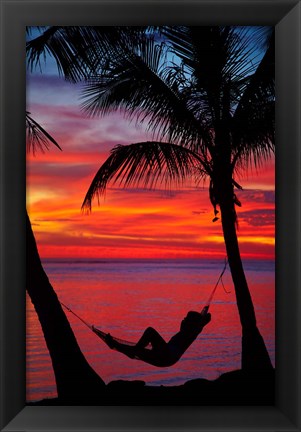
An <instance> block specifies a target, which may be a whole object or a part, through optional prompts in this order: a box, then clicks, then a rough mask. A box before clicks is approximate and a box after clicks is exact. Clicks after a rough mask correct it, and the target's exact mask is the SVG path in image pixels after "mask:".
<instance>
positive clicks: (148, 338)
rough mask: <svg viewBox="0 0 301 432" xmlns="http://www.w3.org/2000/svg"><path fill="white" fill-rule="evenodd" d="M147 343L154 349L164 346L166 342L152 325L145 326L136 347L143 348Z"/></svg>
mask: <svg viewBox="0 0 301 432" xmlns="http://www.w3.org/2000/svg"><path fill="white" fill-rule="evenodd" d="M149 343H150V344H151V346H152V348H154V349H158V348H159V349H160V348H163V347H165V346H166V342H165V340H164V339H163V337H162V336H161V335H160V334H159V333H158V332H157V330H155V329H154V328H153V327H147V329H146V330H145V331H144V333H143V335H142V336H141V338H140V339H139V341H138V342H137V344H136V347H137V348H145V347H147V345H148V344H149Z"/></svg>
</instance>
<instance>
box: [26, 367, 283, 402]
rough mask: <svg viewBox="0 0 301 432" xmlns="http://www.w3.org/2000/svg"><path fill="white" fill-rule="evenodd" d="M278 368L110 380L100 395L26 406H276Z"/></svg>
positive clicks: (81, 396) (77, 396) (78, 396)
mask: <svg viewBox="0 0 301 432" xmlns="http://www.w3.org/2000/svg"><path fill="white" fill-rule="evenodd" d="M79 392H80V389H79ZM274 404H275V370H274V369H273V370H272V371H269V372H267V371H262V372H258V371H254V372H245V371H242V370H235V371H231V372H226V373H224V374H222V375H220V377H218V378H217V379H215V380H207V379H204V378H197V379H193V380H189V381H187V382H186V383H184V384H183V385H179V386H163V385H162V386H151V385H147V384H146V383H145V382H144V381H138V380H137V381H136V380H134V381H124V380H117V381H111V382H109V383H108V384H106V386H105V389H104V391H103V393H102V394H101V395H99V398H93V399H92V398H89V397H86V396H85V397H84V396H83V395H80V393H79V394H78V395H74V397H73V398H70V399H68V400H67V399H66V400H63V399H60V398H58V397H57V398H52V399H43V400H40V401H37V402H28V403H26V405H27V406H64V405H65V406H66V405H69V406H70V405H73V406H79V405H80V406H87V405H88V406H91V405H94V406H95V405H97V406H101V405H103V406H109V405H119V406H133V405H137V406H142V405H153V406H158V405H159V406H160V405H178V406H179V405H189V406H208V405H236V406H243V405H244V406H245V405H251V406H257V405H259V406H267V405H268V406H273V405H274Z"/></svg>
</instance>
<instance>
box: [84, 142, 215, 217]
mask: <svg viewBox="0 0 301 432" xmlns="http://www.w3.org/2000/svg"><path fill="white" fill-rule="evenodd" d="M208 170H209V167H208V166H207V165H206V163H204V161H203V160H202V158H201V157H200V156H199V155H198V154H196V153H194V152H193V151H191V150H189V149H187V148H185V147H182V146H178V145H176V144H171V143H164V142H155V141H147V142H141V143H135V144H130V145H126V146H122V145H118V146H116V147H114V148H113V149H112V150H111V154H110V156H109V157H108V159H107V160H106V161H105V162H104V163H103V165H102V166H101V167H100V169H99V170H98V172H97V174H96V175H95V177H94V179H93V181H92V183H91V186H90V187H89V190H88V192H87V194H86V197H85V199H84V202H83V204H82V209H85V210H88V211H90V210H91V205H92V200H93V198H94V197H95V196H97V197H98V199H99V198H100V196H102V195H104V193H105V190H106V188H107V185H108V183H109V182H111V181H112V183H113V184H115V183H116V182H117V183H119V185H123V186H124V187H128V186H142V187H144V188H149V189H152V188H155V187H156V186H157V185H158V183H160V184H163V183H164V185H165V187H168V186H177V185H180V184H182V183H183V182H184V181H185V180H187V178H189V177H193V176H195V175H196V176H197V178H198V179H199V178H200V177H201V176H205V175H208ZM209 174H210V171H209Z"/></svg>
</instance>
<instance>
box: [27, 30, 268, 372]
mask: <svg viewBox="0 0 301 432" xmlns="http://www.w3.org/2000/svg"><path fill="white" fill-rule="evenodd" d="M263 41H265V45H264V43H263ZM45 50H48V52H50V53H51V54H52V55H54V57H55V59H56V61H57V63H58V66H59V70H60V71H61V72H62V73H63V74H64V75H65V78H66V79H68V80H70V81H74V82H75V81H80V80H85V87H84V92H83V98H84V102H83V109H84V110H85V111H86V112H87V113H89V114H90V115H94V116H96V115H106V114H108V113H110V112H111V111H112V110H119V109H123V111H124V112H125V115H126V116H127V117H128V118H129V119H136V121H137V122H140V123H145V124H147V126H148V129H149V130H150V131H152V133H153V140H152V141H148V142H141V143H133V144H129V145H126V146H120V145H119V146H116V147H115V148H113V149H112V151H111V154H110V156H109V157H108V159H107V160H106V161H105V162H104V164H103V165H102V166H101V167H100V169H99V171H98V172H97V174H96V175H95V178H94V179H93V181H92V183H91V186H90V188H89V190H88V192H87V195H86V197H85V199H84V202H83V209H86V210H88V211H90V210H91V205H92V200H93V198H94V197H95V196H97V197H99V196H101V195H102V194H103V193H104V192H105V190H106V187H107V185H108V184H109V182H110V181H114V182H119V183H120V184H123V185H124V186H130V185H143V186H144V187H155V186H156V185H157V184H158V182H165V184H166V185H167V186H169V187H174V186H177V185H178V184H180V183H182V182H183V181H185V180H186V179H187V178H190V179H191V178H192V179H194V180H195V181H196V182H197V183H198V182H199V181H200V179H203V178H208V179H209V184H210V186H209V195H210V200H211V202H212V205H213V209H214V215H215V217H214V219H213V221H216V220H217V219H218V217H217V215H218V214H219V212H220V215H221V223H222V230H223V235H224V239H225V245H226V250H227V255H228V260H229V266H230V270H231V274H232V278H233V283H234V287H235V293H236V299H237V306H238V311H239V316H240V321H241V325H242V368H243V369H245V370H254V369H255V370H259V369H264V370H267V369H272V365H271V361H270V358H269V355H268V353H267V350H266V347H265V344H264V341H263V339H262V336H261V335H260V332H259V330H258V328H257V324H256V316H255V312H254V306H253V302H252V298H251V295H250V291H249V288H248V284H247V280H246V277H245V273H244V269H243V265H242V260H241V256H240V251H239V245H238V239H237V233H236V223H237V215H236V209H235V206H236V205H238V206H239V205H240V202H239V200H238V198H237V196H236V193H235V189H240V188H241V186H240V185H239V184H238V183H237V181H236V176H237V174H238V173H240V172H243V171H245V170H247V169H248V167H249V166H250V165H255V167H257V166H258V165H259V164H261V163H262V162H264V161H266V160H267V159H268V158H269V157H270V156H271V154H272V153H273V151H274V142H275V139H274V130H275V125H274V103H275V89H274V32H273V31H267V30H266V29H265V28H256V29H251V28H235V27H185V26H179V27H169V26H164V27H160V28H158V27H148V28H140V27H139V28H138V27H135V28H132V27H130V28H129V27H111V28H103V27H89V28H86V27H80V28H76V27H72V28H71V27H68V28H66V27H56V28H53V27H52V28H49V29H47V30H46V31H45V32H44V33H42V35H41V36H40V37H39V38H37V40H35V41H32V42H30V43H29V44H28V53H29V63H30V64H31V66H33V65H34V64H36V63H38V62H39V59H40V56H41V54H42V53H44V51H45Z"/></svg>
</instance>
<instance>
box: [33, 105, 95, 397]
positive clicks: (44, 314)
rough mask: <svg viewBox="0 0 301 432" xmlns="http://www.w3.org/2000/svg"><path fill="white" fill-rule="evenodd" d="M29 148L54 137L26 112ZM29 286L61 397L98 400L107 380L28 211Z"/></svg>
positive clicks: (39, 147)
mask: <svg viewBox="0 0 301 432" xmlns="http://www.w3.org/2000/svg"><path fill="white" fill-rule="evenodd" d="M26 138H27V139H26V145H27V151H31V152H33V153H35V152H36V151H37V150H41V151H44V150H45V149H48V148H49V146H50V145H51V144H54V145H55V146H57V147H58V148H60V146H59V145H58V143H57V142H56V141H55V140H54V138H53V137H52V136H51V135H49V133H48V132H47V131H45V129H44V128H42V126H40V124H39V123H37V122H36V120H34V119H33V118H32V117H31V115H30V113H28V112H27V113H26ZM26 234H27V254H26V289H27V292H28V294H29V297H30V299H31V301H32V303H33V305H34V308H35V311H36V313H37V315H38V318H39V321H40V324H41V327H42V331H43V334H44V338H45V341H46V345H47V347H48V350H49V353H50V357H51V361H52V366H53V370H54V375H55V380H56V387H57V393H58V397H59V398H60V400H66V401H68V402H69V403H70V401H76V399H77V398H78V399H79V400H82V398H83V399H86V400H95V398H98V400H100V399H101V397H102V390H103V388H104V382H103V381H102V379H101V378H100V377H99V376H98V375H97V374H96V372H95V371H94V370H93V369H92V368H91V366H90V365H89V364H88V362H87V361H86V359H85V357H84V356H83V354H82V352H81V350H80V348H79V346H78V343H77V341H76V338H75V336H74V334H73V331H72V329H71V327H70V324H69V322H68V320H67V318H66V315H65V313H64V311H63V310H62V307H61V304H60V302H59V300H58V298H57V295H56V293H55V291H54V289H53V287H52V285H51V284H50V282H49V279H48V277H47V275H46V273H45V271H44V269H43V266H42V263H41V260H40V257H39V253H38V249H37V245H36V241H35V238H34V234H33V231H32V228H31V224H30V220H29V217H28V215H27V214H26Z"/></svg>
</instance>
